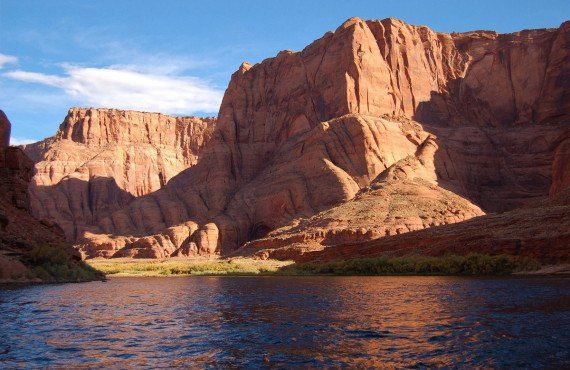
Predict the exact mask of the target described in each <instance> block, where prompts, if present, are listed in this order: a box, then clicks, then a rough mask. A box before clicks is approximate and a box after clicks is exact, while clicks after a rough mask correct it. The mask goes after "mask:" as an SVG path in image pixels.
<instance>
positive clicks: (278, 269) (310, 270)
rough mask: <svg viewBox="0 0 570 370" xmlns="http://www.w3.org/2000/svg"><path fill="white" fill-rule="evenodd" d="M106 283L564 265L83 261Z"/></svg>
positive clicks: (551, 269) (434, 260) (527, 271)
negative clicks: (124, 279)
mask: <svg viewBox="0 0 570 370" xmlns="http://www.w3.org/2000/svg"><path fill="white" fill-rule="evenodd" d="M85 262H86V263H87V264H88V265H90V266H91V267H93V268H95V269H97V270H99V271H101V272H103V273H104V274H105V275H106V277H108V278H111V277H188V276H251V277H254V276H471V277H475V276H480V277H494V276H497V277H498V276H502V277H507V276H513V277H526V276H568V275H570V264H567V263H561V264H556V265H544V266H541V265H540V264H539V263H538V262H537V261H535V260H532V259H529V258H520V257H513V256H505V255H497V256H490V255H480V254H470V255H467V256H456V255H446V256H440V257H428V256H407V257H393V258H388V257H377V258H365V259H352V260H346V261H330V262H310V263H295V262H294V261H279V260H261V259H253V258H247V257H231V258H211V257H210V258H208V257H197V258H171V259H163V260H155V259H135V258H117V259H104V258H96V259H89V260H86V261H85Z"/></svg>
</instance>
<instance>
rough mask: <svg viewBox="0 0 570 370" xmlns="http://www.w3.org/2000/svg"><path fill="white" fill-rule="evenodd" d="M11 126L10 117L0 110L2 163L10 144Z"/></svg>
mask: <svg viewBox="0 0 570 370" xmlns="http://www.w3.org/2000/svg"><path fill="white" fill-rule="evenodd" d="M11 127H12V126H11V125H10V121H9V120H8V117H6V114H4V112H3V111H2V110H0V165H1V164H2V163H3V162H4V155H5V151H6V148H8V145H10V130H11Z"/></svg>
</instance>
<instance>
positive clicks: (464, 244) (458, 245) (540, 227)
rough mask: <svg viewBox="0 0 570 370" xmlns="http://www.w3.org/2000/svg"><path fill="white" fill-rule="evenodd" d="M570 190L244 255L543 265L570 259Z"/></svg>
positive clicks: (245, 251) (248, 251) (305, 259)
mask: <svg viewBox="0 0 570 370" xmlns="http://www.w3.org/2000/svg"><path fill="white" fill-rule="evenodd" d="M569 246H570V189H566V190H565V191H562V192H560V193H558V194H557V195H556V196H555V197H553V198H552V199H543V200H541V201H536V202H534V203H533V204H531V205H527V206H524V207H520V208H517V209H514V210H512V211H508V212H504V213H500V214H489V215H485V216H481V217H476V218H473V219H471V220H468V221H465V222H458V223H454V224H449V225H445V226H440V227H433V228H426V229H423V230H418V231H412V232H409V233H405V234H401V235H394V236H388V237H383V238H377V239H374V240H364V241H360V242H359V241H358V240H357V239H353V240H351V241H349V242H345V243H338V244H336V245H334V246H328V247H324V246H323V245H322V244H320V243H311V242H310V241H309V242H307V243H289V244H286V245H284V246H282V247H275V248H268V249H259V248H244V249H243V250H242V254H244V255H252V256H255V257H258V258H263V259H265V258H274V259H283V260H295V261H297V262H310V261H331V260H343V259H351V258H366V257H377V256H389V257H394V256H405V255H414V254H416V255H417V254H423V255H432V256H441V255H443V254H446V253H454V254H468V253H470V252H474V251H475V252H479V253H487V254H510V255H523V256H528V257H532V258H534V259H536V260H538V261H541V262H543V263H547V264H548V263H560V262H568V261H570V248H569Z"/></svg>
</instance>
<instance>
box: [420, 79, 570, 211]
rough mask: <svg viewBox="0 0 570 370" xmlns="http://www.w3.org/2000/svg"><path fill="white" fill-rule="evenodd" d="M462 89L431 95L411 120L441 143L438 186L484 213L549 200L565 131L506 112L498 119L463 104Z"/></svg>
mask: <svg viewBox="0 0 570 370" xmlns="http://www.w3.org/2000/svg"><path fill="white" fill-rule="evenodd" d="M460 83H461V79H458V80H455V81H453V82H452V83H451V84H450V86H451V92H452V93H451V94H450V93H445V94H444V93H437V92H432V93H431V97H430V100H428V101H425V102H420V103H419V104H418V107H417V109H416V113H415V114H414V116H413V119H414V120H416V121H417V122H419V123H420V124H422V126H423V128H424V130H425V131H427V132H430V133H432V134H434V135H435V136H436V137H437V139H436V143H437V145H438V149H437V151H436V153H435V156H434V163H435V168H436V174H437V178H438V183H439V185H440V186H442V187H443V188H445V189H447V190H450V191H452V192H454V193H457V194H459V195H461V196H463V197H465V198H467V199H469V200H471V201H472V202H473V203H475V204H477V205H478V206H480V207H481V208H482V209H483V210H484V211H486V212H504V211H509V210H511V209H514V208H517V207H520V206H522V205H525V204H528V203H529V202H532V201H535V200H538V199H542V198H544V197H546V196H548V193H549V189H550V186H551V183H552V176H551V167H552V162H553V155H554V151H555V150H556V148H557V146H558V145H559V144H560V142H561V141H562V139H563V135H562V131H561V126H560V125H537V124H534V122H532V121H530V120H528V119H527V120H526V121H524V119H525V118H524V117H522V116H520V117H519V116H517V114H516V112H513V111H509V109H507V108H505V111H506V112H503V113H502V114H499V112H496V109H495V110H493V109H492V108H491V107H490V106H489V104H486V103H485V102H481V101H477V100H476V99H475V98H474V97H473V96H472V95H470V94H469V93H465V94H464V95H465V98H464V100H461V101H460V100H459V99H458V98H456V96H457V94H459V86H460ZM453 93H455V94H456V95H453ZM478 109H479V110H478ZM494 117H497V118H494ZM520 120H523V121H520Z"/></svg>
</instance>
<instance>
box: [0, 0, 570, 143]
mask: <svg viewBox="0 0 570 370" xmlns="http://www.w3.org/2000/svg"><path fill="white" fill-rule="evenodd" d="M352 16H359V17H361V18H365V19H382V18H387V17H396V18H399V19H402V20H404V21H406V22H408V23H411V24H421V25H427V26H429V27H431V28H433V29H434V30H437V31H442V32H453V31H457V32H460V31H469V30H474V29H493V30H496V31H498V32H512V31H518V30H521V29H528V28H543V27H558V26H559V25H560V23H562V22H563V21H564V20H568V19H569V18H570V1H568V0H563V1H557V0H552V1H548V0H544V1H536V0H534V1H525V0H519V1H499V0H495V1H486V0H479V1H425V0H422V1H403V0H400V1H390V0H383V1H380V0H377V1H332V0H329V1H310V0H305V1H298V0H287V1H270V0H266V1H247V0H242V1H213V0H208V1H177V0H160V1H159V0H154V1H147V0H136V1H135V0H132V1H127V0H123V1H118V0H111V1H109V0H98V1H67V0H49V1H48V0H43V1H29V0H0V92H1V93H0V108H1V109H3V110H4V111H5V112H6V114H7V115H8V117H9V118H10V120H11V122H12V126H13V127H12V137H13V143H18V142H22V141H29V140H39V139H42V138H44V137H47V136H51V135H53V134H54V133H55V131H56V129H57V127H58V125H59V124H60V123H61V121H62V120H63V118H64V117H65V115H66V113H67V110H68V109H69V108H70V107H72V106H87V107H89V106H94V107H116V108H124V109H137V110H145V111H159V112H163V113H170V114H179V115H202V116H204V115H216V114H217V108H218V105H219V102H220V100H221V97H222V95H223V91H224V89H225V87H226V85H227V83H228V81H229V78H230V75H231V73H233V72H234V71H235V70H236V69H237V68H238V67H239V65H240V64H241V63H242V62H243V61H246V60H247V61H249V62H253V63H256V62H260V61H261V60H263V59H265V58H268V57H271V56H274V55H275V54H276V53H277V52H278V51H280V50H283V49H291V50H300V49H302V48H303V47H304V46H306V45H307V44H309V43H310V42H311V41H313V40H314V39H316V38H319V37H321V36H322V35H323V34H324V33H325V32H327V31H330V30H334V29H335V28H337V27H338V26H339V25H340V24H341V23H342V22H343V21H345V20H346V19H348V18H350V17H352Z"/></svg>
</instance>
